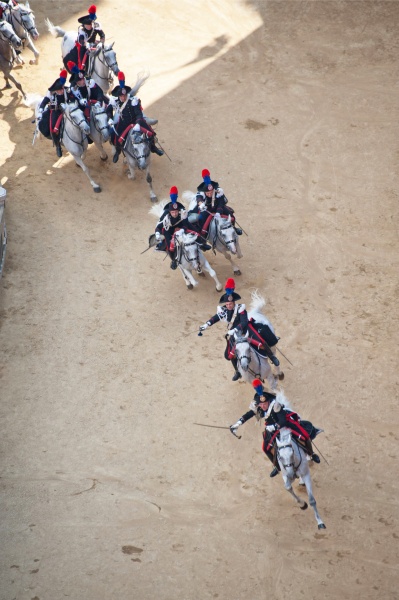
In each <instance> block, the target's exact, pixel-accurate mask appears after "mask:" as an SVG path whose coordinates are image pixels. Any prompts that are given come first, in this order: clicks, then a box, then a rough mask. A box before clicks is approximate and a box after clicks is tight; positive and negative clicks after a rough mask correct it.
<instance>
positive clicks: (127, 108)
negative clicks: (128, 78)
mask: <svg viewBox="0 0 399 600" xmlns="http://www.w3.org/2000/svg"><path fill="white" fill-rule="evenodd" d="M118 81H119V85H117V86H116V87H115V88H114V89H113V90H112V92H111V94H112V97H111V100H110V105H111V106H112V107H113V108H114V111H115V112H114V118H113V121H110V122H109V124H110V126H112V128H113V133H112V136H111V143H112V144H113V145H114V146H115V154H114V157H113V162H114V163H116V162H118V160H119V155H120V153H121V151H122V147H123V145H124V143H125V140H126V138H127V135H128V133H129V131H130V129H133V131H141V132H142V133H144V134H145V135H146V136H147V137H148V139H149V141H150V150H151V152H154V153H155V154H158V156H163V154H164V152H163V150H161V149H160V148H157V146H156V145H155V140H156V135H155V131H154V130H153V128H152V127H151V125H149V124H148V123H147V121H146V119H145V117H144V114H143V109H142V107H141V102H140V99H139V98H137V96H130V95H129V94H130V92H131V91H132V88H131V87H129V86H128V85H125V75H124V73H122V71H119V73H118Z"/></svg>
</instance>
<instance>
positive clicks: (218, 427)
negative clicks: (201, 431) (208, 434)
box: [193, 423, 241, 440]
mask: <svg viewBox="0 0 399 600" xmlns="http://www.w3.org/2000/svg"><path fill="white" fill-rule="evenodd" d="M193 425H199V426H200V427H211V428H212V429H230V427H225V426H223V425H208V424H206V423H193ZM230 431H231V433H232V434H233V435H234V436H235V437H236V438H238V439H239V440H240V439H241V436H240V435H237V434H236V433H234V431H232V430H231V429H230Z"/></svg>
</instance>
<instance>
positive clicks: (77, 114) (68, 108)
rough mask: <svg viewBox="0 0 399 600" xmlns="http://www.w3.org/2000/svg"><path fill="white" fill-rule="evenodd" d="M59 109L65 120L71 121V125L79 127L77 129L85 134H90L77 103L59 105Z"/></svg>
mask: <svg viewBox="0 0 399 600" xmlns="http://www.w3.org/2000/svg"><path fill="white" fill-rule="evenodd" d="M61 109H62V111H63V113H64V114H65V115H66V118H67V119H69V120H70V121H72V123H73V124H74V125H75V126H76V127H79V129H80V130H81V131H82V132H83V133H84V134H85V135H89V134H90V126H89V124H88V123H87V121H86V117H85V116H84V113H83V110H82V109H81V108H80V106H79V103H78V101H77V100H76V101H75V102H70V103H69V104H61Z"/></svg>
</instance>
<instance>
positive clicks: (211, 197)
mask: <svg viewBox="0 0 399 600" xmlns="http://www.w3.org/2000/svg"><path fill="white" fill-rule="evenodd" d="M201 175H202V179H203V181H202V183H200V184H199V186H198V187H197V192H202V193H203V194H205V210H206V212H207V219H205V221H204V225H203V228H202V233H203V235H208V230H209V224H210V222H211V220H212V216H213V215H214V214H216V213H219V214H220V215H221V216H223V217H229V216H230V217H231V222H232V224H233V226H234V229H235V231H236V233H237V235H242V229H241V228H240V227H238V226H237V225H236V222H235V216H234V210H233V209H232V208H230V207H229V206H227V203H228V200H227V198H226V196H225V194H224V191H223V190H222V188H221V187H219V184H218V182H217V181H213V180H212V179H211V175H210V172H209V171H208V169H203V170H202V173H201Z"/></svg>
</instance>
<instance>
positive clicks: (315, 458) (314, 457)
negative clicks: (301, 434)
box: [305, 438, 320, 464]
mask: <svg viewBox="0 0 399 600" xmlns="http://www.w3.org/2000/svg"><path fill="white" fill-rule="evenodd" d="M305 447H306V451H307V453H308V454H309V456H311V457H312V460H313V462H315V463H316V464H319V463H320V458H319V456H318V455H317V454H315V453H314V452H313V446H312V442H311V440H310V438H308V439H307V440H305Z"/></svg>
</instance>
